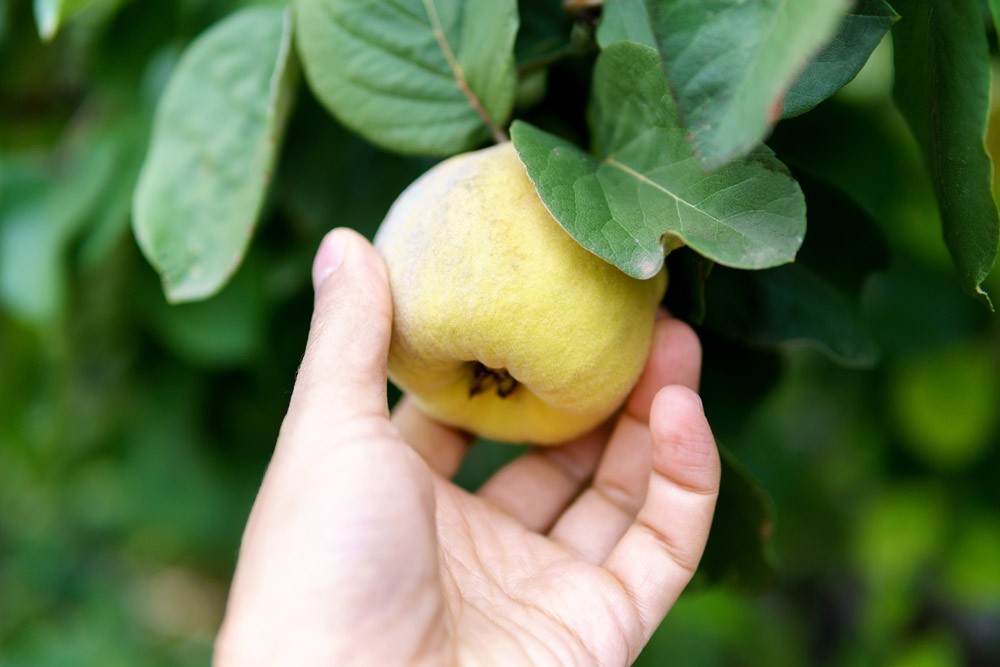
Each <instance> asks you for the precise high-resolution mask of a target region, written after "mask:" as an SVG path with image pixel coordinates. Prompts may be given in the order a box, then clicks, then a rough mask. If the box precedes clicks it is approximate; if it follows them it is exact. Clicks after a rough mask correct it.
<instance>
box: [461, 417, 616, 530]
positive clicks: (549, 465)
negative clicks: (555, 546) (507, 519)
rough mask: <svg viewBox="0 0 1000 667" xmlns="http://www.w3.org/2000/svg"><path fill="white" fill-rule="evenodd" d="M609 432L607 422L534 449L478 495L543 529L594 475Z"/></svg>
mask: <svg viewBox="0 0 1000 667" xmlns="http://www.w3.org/2000/svg"><path fill="white" fill-rule="evenodd" d="M609 431H610V425H609V424H604V425H602V426H600V427H598V428H597V429H596V430H594V431H591V432H590V433H587V434H586V435H583V436H581V437H580V438H578V439H577V440H575V441H573V442H571V443H567V444H565V445H561V446H559V447H539V448H537V449H534V450H532V451H530V452H528V453H527V454H525V455H523V456H521V457H518V458H517V459H515V460H513V461H511V462H510V463H508V464H507V465H505V466H504V467H503V468H501V469H500V470H498V471H497V472H496V474H494V475H493V477H491V478H490V479H489V480H488V481H487V482H486V484H484V485H483V487H482V488H481V489H480V490H479V492H478V495H479V496H480V497H481V498H483V499H485V500H488V501H489V502H491V503H493V504H494V505H496V506H497V507H499V508H500V509H502V510H503V511H505V512H506V513H507V514H510V515H511V516H513V517H514V518H515V519H517V520H518V521H520V522H521V523H522V524H524V526H525V527H526V528H528V529H529V530H534V531H537V532H543V531H545V530H547V529H548V528H549V526H551V525H552V522H553V521H555V520H556V517H558V516H559V513H560V512H562V511H563V509H564V508H565V507H566V505H567V504H568V503H569V502H570V501H571V500H572V499H573V498H574V497H575V496H576V494H577V493H579V491H580V488H581V487H582V486H583V485H584V484H585V483H586V482H587V480H588V479H590V477H591V475H593V474H594V469H595V468H596V467H597V462H598V461H599V460H600V458H601V451H602V450H603V449H604V443H605V442H607V439H608V433H609Z"/></svg>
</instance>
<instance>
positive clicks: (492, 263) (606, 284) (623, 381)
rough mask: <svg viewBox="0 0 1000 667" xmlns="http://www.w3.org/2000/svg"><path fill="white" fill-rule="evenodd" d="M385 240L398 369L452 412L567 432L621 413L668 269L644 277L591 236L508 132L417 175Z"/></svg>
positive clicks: (388, 223)
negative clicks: (575, 233) (528, 169)
mask: <svg viewBox="0 0 1000 667" xmlns="http://www.w3.org/2000/svg"><path fill="white" fill-rule="evenodd" d="M375 246H376V247H377V248H378V249H379V251H380V252H381V253H382V256H383V257H384V258H385V261H386V264H387V266H388V267H389V281H390V283H391V285H392V295H393V297H392V298H393V307H394V312H395V317H394V322H393V332H392V343H391V346H390V349H389V377H390V378H391V379H392V381H393V382H394V383H395V384H396V385H397V386H399V387H400V389H402V390H403V391H405V392H406V393H407V394H409V395H410V396H411V397H412V398H413V400H415V401H416V403H417V404H418V405H419V406H420V407H421V408H422V409H423V410H424V411H425V412H426V413H428V414H429V415H431V416H432V417H434V418H436V419H438V420H440V421H442V422H445V423H447V424H451V425H453V426H456V427H458V428H461V429H464V430H467V431H471V432H473V433H476V434H479V435H482V436H484V437H487V438H492V439H496V440H506V441H510V442H533V443H538V444H555V443H559V442H562V441H565V440H567V439H569V438H572V437H574V436H577V435H580V434H582V433H585V432H586V431H588V430H590V429H592V428H593V427H595V426H596V425H597V424H599V423H600V422H602V421H603V420H604V419H606V418H607V417H608V416H610V415H611V414H612V413H613V412H614V411H615V410H616V409H617V408H618V407H619V406H620V405H621V404H622V402H623V401H624V399H625V397H626V396H627V395H628V393H629V391H630V390H631V389H632V387H633V385H634V384H635V382H636V380H637V379H638V377H639V374H640V373H641V371H642V368H643V365H644V364H645V360H646V357H647V356H648V354H649V345H650V339H651V336H652V330H653V321H654V317H655V311H656V306H657V304H658V303H659V301H660V299H661V298H662V296H663V292H664V289H665V288H666V280H667V278H666V272H665V271H661V272H660V274H659V275H657V276H656V277H655V278H652V279H650V280H636V279H634V278H631V277H629V276H628V275H626V274H625V273H623V272H621V271H620V270H619V269H617V268H616V267H614V266H613V265H611V264H608V263H607V262H605V261H603V260H601V259H599V258H598V257H597V256H595V255H593V254H591V253H590V252H588V251H587V250H585V249H584V248H583V247H581V246H580V245H579V244H578V243H577V242H576V241H574V240H573V239H572V238H571V237H570V236H569V234H567V233H566V231H565V230H563V228H562V227H560V226H559V224H558V223H557V222H556V221H555V220H554V219H553V218H552V216H551V215H550V214H549V212H548V211H547V210H546V209H545V207H544V206H543V204H542V202H541V200H540V199H539V198H538V194H537V193H536V191H535V188H534V185H532V183H531V181H530V180H529V179H528V176H527V174H526V173H525V170H524V167H523V165H522V164H521V162H520V160H519V159H518V157H517V153H516V152H515V150H514V147H513V146H512V145H511V144H510V143H505V144H501V145H498V146H493V147H491V148H486V149H484V150H481V151H477V152H474V153H467V154H464V155H459V156H456V157H453V158H451V159H449V160H446V161H444V162H442V163H440V164H438V165H437V166H435V167H434V168H433V169H431V170H430V171H428V172H427V173H426V174H424V175H423V176H421V177H420V178H419V179H417V181H415V182H414V183H413V184H412V185H410V187H409V188H407V189H406V191H405V192H403V194H402V195H400V197H399V199H398V200H397V201H396V202H395V204H393V206H392V209H391V210H390V211H389V214H388V216H387V217H386V219H385V221H384V222H383V223H382V227H381V228H380V229H379V232H378V234H377V236H376V237H375Z"/></svg>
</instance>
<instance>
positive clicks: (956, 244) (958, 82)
mask: <svg viewBox="0 0 1000 667" xmlns="http://www.w3.org/2000/svg"><path fill="white" fill-rule="evenodd" d="M893 44H894V46H895V64H896V79H895V86H894V89H893V95H894V96H895V99H896V103H897V104H898V106H899V108H900V110H901V111H902V112H903V115H904V116H905V118H906V121H907V123H908V124H909V126H910V129H911V130H912V131H913V134H914V136H915V137H916V139H917V143H918V144H920V148H921V150H922V152H923V155H924V160H925V162H926V164H927V167H928V169H929V171H930V175H931V180H932V181H933V183H934V192H935V193H936V194H937V201H938V209H939V210H940V212H941V224H942V226H943V228H944V239H945V243H946V244H947V246H948V250H949V251H951V256H952V259H953V260H954V261H955V264H956V266H957V267H958V271H959V274H960V275H961V280H962V284H963V287H964V288H965V289H966V290H968V291H969V292H970V293H972V294H974V295H976V296H978V297H980V298H981V299H982V300H983V301H984V302H985V303H986V304H987V305H988V306H989V307H990V309H992V307H993V306H992V304H991V303H990V299H989V295H987V294H986V292H985V291H984V290H983V288H982V284H983V281H984V280H985V279H986V276H988V275H989V273H990V271H991V270H992V268H993V264H994V263H995V262H996V256H997V243H998V238H1000V234H998V219H997V208H996V204H995V203H994V201H993V195H992V192H991V187H992V178H993V171H992V170H993V167H992V163H991V162H990V158H989V155H988V154H987V152H986V145H985V137H986V122H987V116H988V113H989V106H990V55H989V46H988V44H987V40H986V29H985V26H984V25H983V18H982V13H981V12H980V8H979V4H978V3H976V2H952V1H951V0H912V1H911V2H909V3H907V5H906V8H905V10H904V11H903V20H902V21H900V22H899V24H898V25H897V26H896V28H895V29H894V31H893Z"/></svg>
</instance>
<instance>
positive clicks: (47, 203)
mask: <svg viewBox="0 0 1000 667" xmlns="http://www.w3.org/2000/svg"><path fill="white" fill-rule="evenodd" d="M88 139H89V141H87V142H86V143H85V144H84V145H83V147H82V148H81V149H80V152H79V153H78V154H75V155H73V156H72V157H71V158H70V160H69V162H68V164H67V165H65V167H64V168H63V169H60V170H58V171H57V172H56V173H50V171H49V169H47V168H45V167H47V166H48V165H40V164H33V163H32V162H31V161H30V160H18V161H12V162H13V164H11V165H10V166H9V167H7V168H5V169H2V170H0V187H2V188H3V189H4V190H9V191H10V193H9V196H8V194H7V193H6V192H5V193H4V195H5V196H4V199H3V200H2V201H0V305H2V306H3V307H4V308H5V309H6V310H7V311H9V312H10V313H11V314H12V315H14V316H15V317H17V318H18V319H20V320H22V321H24V322H28V323H30V324H32V325H34V326H36V327H44V326H47V325H49V324H51V323H52V322H54V321H55V320H56V319H57V318H58V317H59V316H60V315H61V314H62V311H63V307H64V305H65V301H66V283H67V275H66V268H67V267H66V261H65V252H66V248H67V246H68V245H69V244H70V243H71V242H72V240H73V239H74V237H75V236H76V235H77V233H78V232H79V231H80V228H81V227H82V226H83V225H84V224H85V223H86V222H87V221H88V218H89V216H90V215H91V214H92V213H93V212H94V210H95V209H96V208H100V206H101V205H102V204H103V198H104V196H105V194H106V193H107V191H108V189H109V188H110V187H111V186H112V185H113V180H114V177H115V176H117V166H118V162H119V160H120V158H121V153H122V147H121V145H120V144H119V142H118V141H116V137H114V136H113V135H111V134H107V135H104V136H101V135H97V134H95V135H93V136H91V137H88ZM4 172H6V173H4ZM4 181H7V183H6V187H3V185H2V184H3V182H4Z"/></svg>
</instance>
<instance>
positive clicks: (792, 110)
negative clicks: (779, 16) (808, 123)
mask: <svg viewBox="0 0 1000 667" xmlns="http://www.w3.org/2000/svg"><path fill="white" fill-rule="evenodd" d="M898 19H899V14H897V13H896V12H895V11H894V10H893V9H892V7H890V6H889V5H888V4H887V3H886V2H885V0H859V2H858V4H857V5H856V6H855V7H854V8H853V9H852V10H851V11H849V12H848V13H847V16H845V17H844V20H843V22H842V23H841V24H840V29H839V30H838V31H837V34H836V35H834V37H833V40H832V41H831V42H830V43H829V44H827V45H826V46H825V47H824V48H823V50H822V51H820V52H819V53H818V54H816V56H815V57H814V58H813V59H812V61H811V62H810V63H809V65H808V67H806V69H805V71H804V72H802V73H801V74H800V75H799V78H798V79H796V80H795V84H794V85H793V86H792V87H791V88H790V89H789V90H788V92H787V93H786V94H785V104H784V107H783V108H782V110H781V115H782V117H783V118H791V117H792V116H798V115H800V114H803V113H805V112H806V111H809V110H810V109H812V108H813V107H814V106H816V105H817V104H819V103H820V102H822V101H823V100H825V99H826V98H828V97H830V95H833V94H834V93H835V92H837V91H838V90H840V89H841V88H842V87H843V86H844V85H845V84H847V83H849V82H850V81H851V80H852V79H853V78H854V77H855V76H857V74H858V72H860V71H861V68H862V67H864V65H865V63H866V62H868V57H869V56H871V54H872V51H874V50H875V47H876V46H878V44H879V42H881V41H882V38H883V37H885V35H886V33H887V32H889V28H891V27H892V24H893V23H895V22H896V21H897V20H898Z"/></svg>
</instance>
